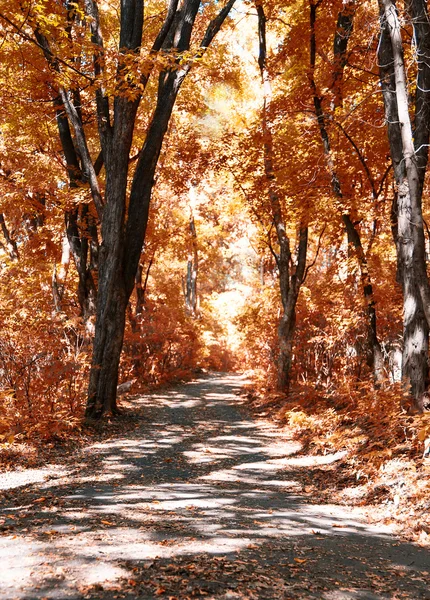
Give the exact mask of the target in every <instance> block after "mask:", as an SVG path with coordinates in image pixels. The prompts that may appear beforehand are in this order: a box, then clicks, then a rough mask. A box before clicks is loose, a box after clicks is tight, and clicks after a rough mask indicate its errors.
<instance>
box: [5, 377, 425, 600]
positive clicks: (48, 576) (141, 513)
mask: <svg viewBox="0 0 430 600" xmlns="http://www.w3.org/2000/svg"><path fill="white" fill-rule="evenodd" d="M242 385H243V379H242V378H241V377H240V376H238V375H212V376H207V377H203V378H201V379H199V380H197V381H194V382H191V383H188V384H184V385H180V386H177V387H174V388H170V389H169V390H164V391H161V392H158V393H155V394H152V395H150V396H145V397H140V398H137V399H136V400H135V401H134V402H135V403H136V405H137V409H138V411H139V414H140V415H141V417H140V421H139V424H138V426H137V427H136V429H135V431H134V432H132V433H131V434H130V435H128V436H127V437H126V438H123V437H114V438H112V439H110V440H108V441H105V442H103V443H97V444H94V445H93V446H91V447H88V448H86V449H85V450H84V451H82V452H81V453H80V454H79V456H77V457H74V459H73V462H72V461H70V462H69V464H70V465H71V466H70V468H69V470H67V468H64V467H60V466H55V465H51V466H48V467H47V468H46V469H41V470H32V471H24V472H15V473H12V474H3V475H1V474H0V488H2V489H3V490H4V491H5V496H4V497H3V500H2V510H1V514H2V517H3V519H2V520H0V523H2V526H1V528H0V529H1V531H2V535H1V537H0V599H4V600H6V599H8V600H12V599H19V600H24V599H25V600H36V599H37V600H40V599H42V598H52V599H56V600H57V599H58V600H60V599H62V598H65V599H66V598H68V599H70V598H74V599H83V598H90V599H108V598H109V599H113V598H128V599H131V598H142V599H151V598H170V600H175V599H176V600H186V599H187V598H190V599H191V598H207V599H211V598H216V599H225V600H228V599H230V600H233V599H254V598H256V599H260V598H267V599H278V598H279V599H293V598H294V599H295V598H304V599H311V598H312V599H318V600H353V599H366V600H372V599H400V598H410V599H413V600H418V599H423V598H428V599H430V587H427V582H428V581H430V579H429V572H430V553H429V551H428V550H425V549H422V548H419V547H417V546H414V545H412V544H408V543H404V542H402V541H400V540H398V539H396V538H395V537H394V536H393V535H392V534H391V533H390V531H389V530H388V529H387V528H386V527H385V528H384V527H376V526H372V525H369V524H368V523H367V522H366V520H365V518H364V517H363V515H362V514H361V513H360V511H359V510H355V509H354V510H353V509H351V508H348V507H346V506H345V507H342V506H336V505H325V504H318V503H316V502H315V503H314V502H313V500H312V498H311V497H309V495H307V494H306V493H305V492H303V491H302V490H301V486H300V484H299V483H298V482H297V481H295V474H296V473H297V470H298V469H306V465H307V464H309V463H307V461H309V460H312V459H309V458H306V457H297V456H295V453H297V451H298V450H299V446H298V444H296V443H295V442H292V441H291V440H289V439H286V438H285V433H283V432H280V431H278V430H276V428H275V427H273V426H271V425H270V424H268V423H265V422H259V421H254V420H252V418H251V417H250V416H249V415H247V413H246V407H245V406H243V405H242V403H241V400H240V398H239V397H238V395H237V393H238V391H239V389H240V387H241V386H242ZM335 458H336V456H335V457H331V458H330V457H328V458H326V459H325V460H331V459H335ZM321 460H324V459H323V458H322V459H321Z"/></svg>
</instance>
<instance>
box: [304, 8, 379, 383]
mask: <svg viewBox="0 0 430 600" xmlns="http://www.w3.org/2000/svg"><path fill="white" fill-rule="evenodd" d="M320 4H321V1H320V0H317V1H315V0H311V1H310V69H309V82H310V88H311V93H312V95H313V104H314V110H315V116H316V118H317V121H318V128H319V132H320V136H321V142H322V145H323V149H324V155H325V159H326V164H327V169H328V171H329V175H330V180H331V187H332V191H333V195H334V196H335V198H336V199H337V200H338V201H339V204H340V206H341V207H342V222H343V225H344V227H345V231H346V235H347V239H348V244H349V246H350V248H351V250H352V252H353V253H354V254H355V256H356V258H357V262H358V265H359V269H360V279H361V286H362V292H363V296H364V301H365V305H366V317H367V323H366V329H367V344H366V345H367V362H368V364H369V366H370V367H371V368H372V369H373V372H374V377H375V380H376V381H380V380H381V379H382V378H383V377H384V361H383V356H382V350H381V344H380V342H379V339H378V332H377V318H376V308H375V299H374V293H373V285H372V280H371V277H370V271H369V265H368V261H367V257H366V253H365V250H364V248H363V244H362V241H361V236H360V232H359V230H358V228H357V226H356V224H355V223H354V219H353V217H352V215H351V213H350V211H349V210H348V209H347V207H343V204H344V194H343V192H342V185H341V181H340V178H339V175H338V173H337V170H336V166H335V162H334V160H333V152H332V144H331V141H330V134H329V129H328V124H327V121H328V116H327V115H326V113H325V112H324V108H323V98H322V96H321V94H320V93H319V90H318V87H317V84H316V80H315V67H316V56H317V41H316V22H317V9H318V7H319V6H320ZM355 10H356V3H355V1H354V0H348V1H346V2H344V6H343V8H342V10H341V11H340V12H339V13H338V18H337V23H336V31H335V35H334V43H333V54H334V68H333V71H332V88H333V90H334V108H336V107H338V106H340V105H341V104H342V98H343V91H342V80H343V72H344V68H345V66H346V64H347V48H348V42H349V39H350V36H351V34H352V31H353V22H354V14H355Z"/></svg>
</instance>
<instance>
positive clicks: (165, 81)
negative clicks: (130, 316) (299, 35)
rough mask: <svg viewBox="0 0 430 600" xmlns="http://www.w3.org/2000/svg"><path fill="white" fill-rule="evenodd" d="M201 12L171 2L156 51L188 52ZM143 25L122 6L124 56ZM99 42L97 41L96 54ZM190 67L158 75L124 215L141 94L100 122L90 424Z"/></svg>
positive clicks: (100, 405) (104, 402)
mask: <svg viewBox="0 0 430 600" xmlns="http://www.w3.org/2000/svg"><path fill="white" fill-rule="evenodd" d="M233 4H234V0H230V2H228V3H227V5H226V6H225V7H224V8H223V9H222V10H221V11H220V13H219V14H218V16H217V17H215V19H213V21H212V22H211V23H210V25H209V27H208V30H207V32H206V35H205V36H204V38H203V40H202V44H201V53H202V52H204V50H205V48H206V47H207V46H208V45H209V44H210V43H211V41H212V39H213V38H214V36H215V34H216V33H217V32H218V30H219V29H220V27H221V25H222V23H223V21H224V20H225V18H226V16H227V15H228V13H229V11H230V9H231V7H232V6H233ZM199 7H200V0H184V2H183V3H182V4H181V6H180V7H179V8H178V7H177V2H171V4H170V7H169V11H168V13H167V16H166V21H165V23H164V25H163V27H162V28H161V30H160V34H159V35H158V36H157V38H156V41H155V43H154V46H153V51H154V52H155V51H157V50H158V49H160V48H161V47H163V50H164V51H165V52H166V53H167V52H171V53H172V56H176V55H177V54H180V53H181V52H184V51H187V50H188V49H189V45H190V39H191V33H192V30H193V26H194V20H195V18H196V15H197V11H198V10H199ZM142 24H143V3H142V2H140V1H137V2H136V1H134V0H123V2H122V4H121V34H120V48H121V51H122V52H124V53H127V52H128V53H130V52H136V51H137V50H138V49H139V46H140V44H141V37H142ZM101 43H102V42H101V40H99V42H98V45H99V47H100V46H101ZM191 66H192V62H191V61H188V62H187V63H183V64H180V63H179V61H178V64H177V65H176V67H175V68H172V69H167V70H166V71H164V72H162V73H161V74H160V76H159V82H158V94H157V103H156V108H155V111H154V114H153V117H152V120H151V123H150V125H149V128H148V131H147V134H146V138H145V142H144V144H143V147H142V149H141V151H140V153H139V159H138V161H137V165H136V169H135V172H134V175H133V181H132V184H131V191H130V197H129V202H128V211H127V212H126V191H127V176H128V165H129V153H130V147H131V141H132V136H133V128H134V123H135V119H136V114H137V109H138V106H139V102H140V95H136V98H135V99H134V100H132V101H131V100H129V99H127V97H126V96H125V95H117V96H116V97H115V99H114V105H113V119H112V120H111V119H110V118H109V119H107V116H106V114H104V113H103V114H101V115H99V116H100V121H101V122H103V123H104V127H105V128H104V130H103V136H102V135H101V136H100V139H101V143H102V151H103V156H104V162H105V169H106V191H105V205H104V207H103V217H102V226H101V232H102V240H103V241H102V245H101V248H100V268H99V290H98V298H97V318H96V330H95V338H94V347H93V360H92V368H91V373H90V381H89V387H88V402H87V409H86V416H87V418H90V419H98V418H100V417H101V415H102V414H103V413H104V412H106V411H111V412H116V410H117V408H116V388H117V383H118V366H119V359H120V354H121V349H122V342H123V336H124V325H125V313H126V308H127V304H128V300H129V297H130V295H131V293H132V291H133V287H134V283H135V277H136V273H137V269H138V265H139V260H140V255H141V251H142V246H143V242H144V239H145V234H146V227H147V222H148V214H149V203H150V199H151V193H152V188H153V186H154V176H155V170H156V167H157V163H158V159H159V155H160V151H161V147H162V144H163V140H164V136H165V134H166V131H167V127H168V124H169V120H170V116H171V113H172V110H173V107H174V104H175V101H176V97H177V94H178V92H179V89H180V87H181V85H182V83H183V81H184V79H185V77H186V75H187V74H188V72H189V71H190V69H191ZM148 76H149V75H148V73H146V74H145V75H144V76H143V80H142V83H143V86H144V85H146V82H147V80H148ZM121 78H122V66H121V61H120V64H119V68H118V79H119V83H118V86H121V85H123V83H124V82H121ZM105 110H106V106H105V105H102V103H99V105H98V111H99V112H100V111H105ZM111 121H112V125H111V126H109V127H108V126H107V122H109V123H110V122H111Z"/></svg>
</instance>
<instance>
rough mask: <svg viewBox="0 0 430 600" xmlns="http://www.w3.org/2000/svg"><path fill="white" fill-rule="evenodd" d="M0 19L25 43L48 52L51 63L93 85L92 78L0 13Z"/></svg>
mask: <svg viewBox="0 0 430 600" xmlns="http://www.w3.org/2000/svg"><path fill="white" fill-rule="evenodd" d="M0 19H3V21H6V23H8V24H9V25H10V26H11V27H13V28H14V29H15V30H16V32H17V33H18V35H19V36H20V37H21V38H22V39H24V40H26V41H27V42H31V43H32V44H34V45H35V46H37V47H38V48H40V49H41V50H43V52H48V53H49V54H50V57H51V60H52V61H57V62H59V63H60V64H62V65H64V66H65V67H67V68H68V69H70V70H71V71H74V72H75V73H77V74H78V75H80V76H81V77H84V78H85V79H87V80H88V81H90V82H91V83H94V78H93V77H90V76H89V75H87V74H86V73H83V72H82V71H80V70H79V69H77V68H76V67H74V66H73V65H71V64H70V63H68V62H67V61H66V60H63V59H62V58H60V57H59V56H57V55H55V54H53V52H52V51H51V50H50V49H47V48H45V47H44V46H43V45H42V44H40V43H39V42H38V41H37V40H35V39H34V38H32V37H31V36H30V35H27V34H26V33H24V32H23V31H21V28H20V26H19V25H16V24H15V23H14V22H13V21H11V20H10V19H9V18H8V17H6V16H5V15H4V14H3V13H0Z"/></svg>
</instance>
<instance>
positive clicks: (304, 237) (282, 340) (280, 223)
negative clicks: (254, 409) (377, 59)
mask: <svg viewBox="0 0 430 600" xmlns="http://www.w3.org/2000/svg"><path fill="white" fill-rule="evenodd" d="M256 9H257V15H258V36H259V55H258V65H259V67H260V74H261V81H262V84H263V89H264V91H263V108H262V116H261V124H262V130H263V144H264V174H265V179H266V186H267V192H268V195H269V201H270V210H271V215H272V220H273V226H274V229H275V231H276V238H277V242H278V248H279V250H278V252H274V255H275V258H276V264H277V267H278V271H279V289H280V293H281V302H282V313H281V318H280V321H279V325H278V342H279V353H278V383H277V386H278V389H279V390H281V391H283V392H286V391H288V389H289V385H290V372H291V364H292V359H293V341H294V329H295V325H296V304H297V299H298V297H299V292H300V287H301V285H302V283H303V280H304V277H305V272H306V254H307V248H308V226H307V222H306V221H305V220H304V219H305V218H307V217H304V219H303V221H302V222H301V223H300V226H299V234H298V252H297V258H296V260H295V261H294V257H293V252H292V251H291V243H290V239H289V237H288V235H287V226H288V224H287V223H286V217H285V215H284V210H283V208H282V203H281V197H280V191H279V188H278V185H277V182H276V175H275V167H274V150H273V135H272V131H271V127H270V118H269V112H270V103H271V100H272V84H271V80H270V74H269V71H268V69H267V43H266V15H265V12H264V8H263V5H262V4H260V3H256Z"/></svg>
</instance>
